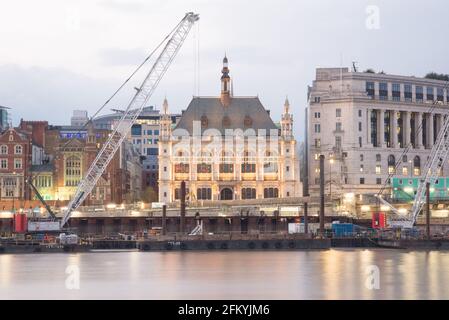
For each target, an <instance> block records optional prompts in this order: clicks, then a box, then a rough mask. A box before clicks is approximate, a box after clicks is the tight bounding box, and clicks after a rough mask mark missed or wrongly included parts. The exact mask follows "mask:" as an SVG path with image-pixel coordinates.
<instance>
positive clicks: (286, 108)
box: [284, 96, 290, 113]
mask: <svg viewBox="0 0 449 320" xmlns="http://www.w3.org/2000/svg"><path fill="white" fill-rule="evenodd" d="M289 110H290V102H289V101H288V96H286V98H285V103H284V113H288V112H289Z"/></svg>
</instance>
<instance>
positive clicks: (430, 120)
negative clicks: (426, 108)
mask: <svg viewBox="0 0 449 320" xmlns="http://www.w3.org/2000/svg"><path fill="white" fill-rule="evenodd" d="M427 124H428V126H427V132H428V134H427V140H428V143H427V147H428V148H429V149H431V148H432V147H433V113H429V114H427Z"/></svg>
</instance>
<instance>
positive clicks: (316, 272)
mask: <svg viewBox="0 0 449 320" xmlns="http://www.w3.org/2000/svg"><path fill="white" fill-rule="evenodd" d="M448 264H449V253H447V252H425V251H418V252H406V251H397V250H327V251H302V252H301V251H298V252H243V251H242V252H149V253H140V252H119V253H117V252H101V253H94V254H92V253H80V254H34V255H2V256H0V298H1V299H14V298H21V299H31V298H33V299H34V298H36V299H55V298H59V299H77V298H85V299H138V298H142V299H249V298H252V299H448V298H449V296H448V292H447V289H446V288H448V287H449V277H448V270H449V269H448V268H447V267H446V266H447V265H448ZM73 265H75V266H78V267H79V270H80V289H79V290H69V289H67V288H66V285H65V281H66V279H67V276H68V275H67V274H66V268H67V267H68V266H73ZM369 266H377V267H378V268H379V271H380V288H379V290H371V289H370V288H369V287H367V285H366V283H367V282H366V280H367V276H368V274H367V268H368V267H369Z"/></svg>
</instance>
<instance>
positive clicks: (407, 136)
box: [402, 111, 412, 148]
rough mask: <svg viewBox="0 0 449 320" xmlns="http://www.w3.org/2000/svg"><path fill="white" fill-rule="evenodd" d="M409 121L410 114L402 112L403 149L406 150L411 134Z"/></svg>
mask: <svg viewBox="0 0 449 320" xmlns="http://www.w3.org/2000/svg"><path fill="white" fill-rule="evenodd" d="M410 120H411V112H410V111H406V112H404V119H403V121H402V125H403V128H404V146H403V147H404V148H406V147H407V146H408V145H409V143H410V133H411V131H412V130H411V126H410Z"/></svg>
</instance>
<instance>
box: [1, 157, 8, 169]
mask: <svg viewBox="0 0 449 320" xmlns="http://www.w3.org/2000/svg"><path fill="white" fill-rule="evenodd" d="M0 168H1V169H8V160H7V159H1V160H0Z"/></svg>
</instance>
